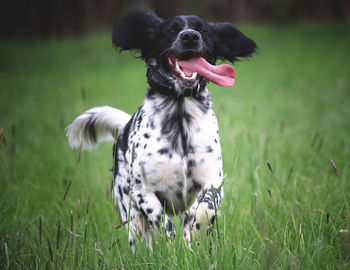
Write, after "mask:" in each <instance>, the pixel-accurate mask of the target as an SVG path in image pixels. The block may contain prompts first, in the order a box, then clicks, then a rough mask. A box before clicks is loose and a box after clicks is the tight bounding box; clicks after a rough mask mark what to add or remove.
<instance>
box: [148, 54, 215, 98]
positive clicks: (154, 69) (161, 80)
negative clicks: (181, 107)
mask: <svg viewBox="0 0 350 270" xmlns="http://www.w3.org/2000/svg"><path fill="white" fill-rule="evenodd" d="M147 82H148V84H149V86H150V90H149V94H151V93H158V94H161V95H165V96H167V97H173V98H175V99H178V98H180V99H181V98H183V97H194V98H196V97H198V96H199V94H200V93H201V92H202V91H204V90H205V89H206V86H207V84H208V81H207V80H206V79H201V80H200V81H199V82H198V84H196V85H195V86H179V84H178V83H177V82H176V80H175V79H174V78H172V77H171V76H170V75H168V74H167V73H166V72H165V71H164V70H163V69H161V68H160V66H159V65H158V64H157V62H156V60H155V59H149V60H148V61H147Z"/></svg>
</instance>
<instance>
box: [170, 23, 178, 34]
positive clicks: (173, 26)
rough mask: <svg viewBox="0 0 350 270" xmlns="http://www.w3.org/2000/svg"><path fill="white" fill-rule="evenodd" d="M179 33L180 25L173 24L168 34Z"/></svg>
mask: <svg viewBox="0 0 350 270" xmlns="http://www.w3.org/2000/svg"><path fill="white" fill-rule="evenodd" d="M179 31H180V25H178V24H177V23H174V24H173V25H172V26H171V27H170V29H169V32H170V33H178V32H179Z"/></svg>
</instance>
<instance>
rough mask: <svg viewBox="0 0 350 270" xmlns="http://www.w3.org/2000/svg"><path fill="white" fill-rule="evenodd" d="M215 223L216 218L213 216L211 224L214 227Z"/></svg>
mask: <svg viewBox="0 0 350 270" xmlns="http://www.w3.org/2000/svg"><path fill="white" fill-rule="evenodd" d="M214 223H215V216H212V217H211V219H210V224H211V225H214Z"/></svg>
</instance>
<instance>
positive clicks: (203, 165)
mask: <svg viewBox="0 0 350 270" xmlns="http://www.w3.org/2000/svg"><path fill="white" fill-rule="evenodd" d="M113 43H114V45H115V46H116V47H118V48H120V49H121V50H136V51H139V52H140V53H141V58H143V59H144V60H145V61H146V63H147V81H148V84H149V85H150V88H149V89H148V91H147V94H146V98H145V100H144V102H143V104H142V106H140V108H139V109H138V110H137V111H136V112H135V114H134V115H133V116H132V117H130V116H129V115H127V114H126V113H122V112H121V111H119V110H116V109H113V108H110V107H97V108H94V109H92V110H89V111H87V112H85V113H84V114H83V115H81V116H79V117H78V118H77V119H76V120H75V121H74V122H73V123H72V124H71V125H70V126H69V127H68V132H67V134H68V137H69V142H70V144H71V146H72V147H83V148H90V147H91V146H93V145H95V144H96V143H98V142H100V141H102V140H107V139H114V138H115V134H116V131H117V130H118V132H119V136H118V138H117V140H116V143H115V146H114V168H113V174H114V179H115V180H114V187H113V193H114V201H115V205H116V206H117V208H118V209H119V213H120V216H121V219H122V221H124V222H126V221H128V225H127V229H128V232H129V243H130V246H131V247H132V249H133V250H134V245H135V235H136V234H140V235H142V236H143V237H144V238H145V239H147V240H148V241H149V245H150V247H151V246H152V235H153V233H154V231H155V230H156V231H157V230H160V231H164V232H165V234H166V235H167V236H168V237H169V238H172V237H173V236H174V235H175V233H176V230H175V228H174V226H173V223H172V221H171V219H172V216H174V215H179V216H181V219H182V223H183V226H184V230H183V231H184V238H185V239H187V240H188V241H190V240H191V237H193V236H194V235H195V234H196V233H198V232H200V231H204V232H208V229H209V228H210V226H212V224H214V222H215V218H216V216H215V213H216V211H215V210H216V209H215V206H216V207H217V211H219V210H218V208H219V206H220V204H221V201H222V198H223V196H224V193H223V188H222V182H223V171H222V158H221V146H220V138H219V128H218V123H217V119H216V116H215V113H214V110H213V107H212V102H211V98H210V94H209V91H208V88H207V84H208V81H207V79H205V78H204V77H201V76H197V77H196V78H195V79H194V80H193V79H192V80H187V79H183V78H181V77H179V76H178V75H177V74H175V73H174V71H173V70H172V68H171V66H169V63H168V55H169V54H171V53H176V54H182V53H184V54H191V53H193V52H195V53H196V54H200V55H202V57H205V59H206V60H207V61H208V62H211V63H213V64H215V62H216V60H217V59H218V58H222V59H228V60H230V61H231V62H234V60H236V58H237V57H241V56H249V55H250V54H252V53H253V52H254V50H255V43H254V42H253V41H252V40H251V39H249V38H247V37H246V36H244V35H243V34H242V33H241V32H240V31H239V30H238V29H237V28H235V27H234V26H233V25H231V24H223V23H218V24H213V23H209V24H208V23H206V22H204V21H203V20H202V19H201V18H199V17H196V16H178V17H175V18H172V19H169V20H165V21H164V20H162V19H160V18H158V17H157V16H156V15H155V14H154V13H151V12H147V11H142V10H138V11H134V12H131V13H129V14H128V15H127V16H125V17H124V18H123V19H122V20H121V21H120V22H119V24H118V25H117V28H116V29H115V31H114V33H113ZM102 108H104V109H102ZM106 115H108V117H106ZM102 123H103V124H102ZM208 221H209V223H208Z"/></svg>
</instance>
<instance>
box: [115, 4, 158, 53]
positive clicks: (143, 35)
mask: <svg viewBox="0 0 350 270" xmlns="http://www.w3.org/2000/svg"><path fill="white" fill-rule="evenodd" d="M161 22H162V19H160V18H159V17H157V15H155V14H154V13H153V12H150V11H144V10H135V11H131V12H130V13H128V14H127V15H126V16H125V17H123V18H122V19H121V20H120V21H119V23H118V24H117V27H116V28H115V30H114V31H113V35H112V41H113V45H114V46H115V47H118V48H120V49H121V50H140V51H141V57H142V58H145V57H146V55H147V53H148V52H149V51H150V50H151V49H152V48H153V44H154V40H155V35H156V31H157V29H158V28H159V26H160V24H161Z"/></svg>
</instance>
